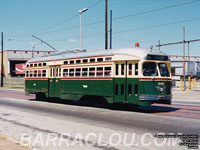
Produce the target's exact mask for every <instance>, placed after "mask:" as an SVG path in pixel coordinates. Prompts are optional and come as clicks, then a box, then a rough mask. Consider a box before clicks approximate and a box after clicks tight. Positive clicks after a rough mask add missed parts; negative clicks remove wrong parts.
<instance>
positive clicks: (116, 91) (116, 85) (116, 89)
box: [115, 84, 118, 95]
mask: <svg viewBox="0 0 200 150" xmlns="http://www.w3.org/2000/svg"><path fill="white" fill-rule="evenodd" d="M115 95H118V84H115Z"/></svg>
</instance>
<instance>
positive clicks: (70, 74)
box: [69, 69, 74, 77]
mask: <svg viewBox="0 0 200 150" xmlns="http://www.w3.org/2000/svg"><path fill="white" fill-rule="evenodd" d="M69 76H70V77H74V69H69Z"/></svg>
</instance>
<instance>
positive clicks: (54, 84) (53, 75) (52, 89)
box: [49, 66, 61, 97]
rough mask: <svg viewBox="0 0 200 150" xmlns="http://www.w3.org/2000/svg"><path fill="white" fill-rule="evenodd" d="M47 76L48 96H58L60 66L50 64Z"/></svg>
mask: <svg viewBox="0 0 200 150" xmlns="http://www.w3.org/2000/svg"><path fill="white" fill-rule="evenodd" d="M49 69H50V71H49V72H50V75H49V76H50V78H49V97H60V92H59V91H60V86H59V84H60V76H61V68H60V66H51V67H50V68H49Z"/></svg>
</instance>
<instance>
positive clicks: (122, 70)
mask: <svg viewBox="0 0 200 150" xmlns="http://www.w3.org/2000/svg"><path fill="white" fill-rule="evenodd" d="M121 75H124V64H121Z"/></svg>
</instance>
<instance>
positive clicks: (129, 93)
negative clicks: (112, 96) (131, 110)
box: [128, 84, 132, 96]
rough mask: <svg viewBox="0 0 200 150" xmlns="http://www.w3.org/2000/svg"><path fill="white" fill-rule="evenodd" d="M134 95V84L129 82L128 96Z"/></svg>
mask: <svg viewBox="0 0 200 150" xmlns="http://www.w3.org/2000/svg"><path fill="white" fill-rule="evenodd" d="M131 95H132V85H131V84H129V85H128V96H131Z"/></svg>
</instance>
